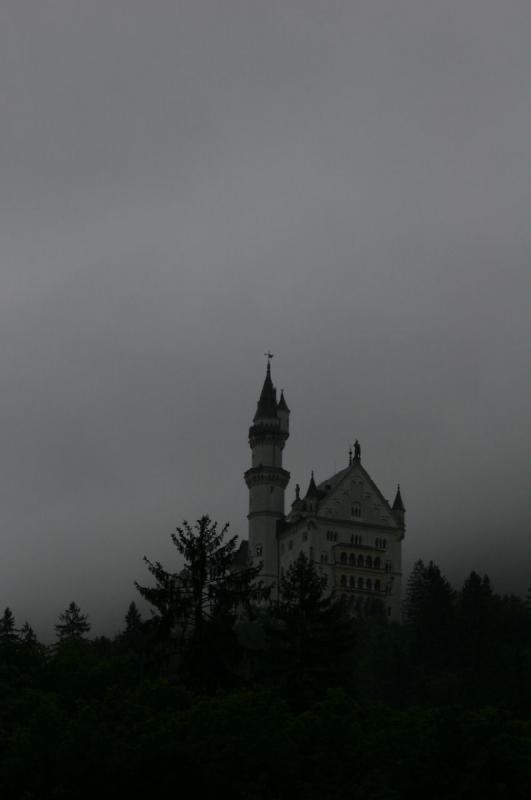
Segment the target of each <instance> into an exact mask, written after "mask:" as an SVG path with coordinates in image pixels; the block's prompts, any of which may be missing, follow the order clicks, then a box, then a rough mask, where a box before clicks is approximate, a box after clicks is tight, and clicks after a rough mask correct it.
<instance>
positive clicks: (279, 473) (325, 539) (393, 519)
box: [245, 362, 405, 621]
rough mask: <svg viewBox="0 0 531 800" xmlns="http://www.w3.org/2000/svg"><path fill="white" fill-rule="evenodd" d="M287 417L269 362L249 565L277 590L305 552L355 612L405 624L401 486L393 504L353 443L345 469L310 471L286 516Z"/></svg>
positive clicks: (251, 479) (255, 459) (256, 441)
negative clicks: (326, 474) (322, 473)
mask: <svg viewBox="0 0 531 800" xmlns="http://www.w3.org/2000/svg"><path fill="white" fill-rule="evenodd" d="M289 415H290V411H289V408H288V406H287V404H286V401H285V399H284V394H283V393H281V395H280V399H279V400H278V401H277V393H276V389H275V387H274V386H273V382H272V379H271V366H270V362H268V365H267V373H266V377H265V381H264V385H263V388H262V392H261V394H260V399H259V400H258V404H257V409H256V414H255V416H254V419H253V424H252V425H251V427H250V429H249V445H250V447H251V452H252V465H251V467H250V469H248V470H247V472H246V473H245V482H246V484H247V487H248V489H249V515H248V520H249V542H248V558H249V560H250V561H251V563H253V562H254V563H259V562H261V563H262V573H261V577H262V580H263V581H264V584H265V585H268V586H272V587H273V592H276V591H277V588H278V585H279V579H280V577H281V575H282V574H283V573H284V571H285V570H286V568H287V567H288V566H289V565H290V564H291V563H292V562H293V561H294V560H295V559H296V558H297V556H298V555H299V553H305V554H306V556H307V557H308V558H309V559H310V560H311V561H312V562H313V563H314V564H315V566H316V567H317V570H318V571H319V572H320V573H321V574H323V575H324V576H325V577H326V590H327V592H328V593H331V594H333V595H334V596H336V597H343V598H344V599H345V600H346V602H347V603H348V604H349V606H350V608H351V609H352V613H354V614H358V615H366V614H371V613H377V612H380V613H381V612H382V611H383V612H384V613H385V614H386V615H387V617H388V618H389V619H392V620H397V621H398V620H400V590H401V576H402V540H403V538H404V533H405V509H404V505H403V503H402V497H401V495H400V487H398V489H397V492H396V496H395V499H394V502H393V505H392V506H391V505H390V504H389V503H388V501H387V500H386V499H385V497H384V496H383V495H382V493H381V492H380V490H379V489H378V487H377V486H376V484H375V483H374V482H373V480H372V479H371V477H370V476H369V474H368V473H367V471H366V470H365V469H364V467H363V466H362V463H361V448H360V446H359V444H358V442H356V444H355V446H354V453H352V452H351V453H350V455H349V463H348V465H347V466H346V467H345V468H344V469H342V470H340V471H339V472H337V473H336V474H335V475H332V476H331V477H330V478H328V479H327V480H325V481H322V482H320V483H316V482H315V480H314V476H313V473H312V476H311V479H310V482H309V486H308V489H307V491H306V494H305V495H304V497H302V496H301V494H300V490H299V486H298V485H297V487H296V490H295V500H294V501H293V503H292V504H291V510H290V511H289V512H288V513H287V514H286V512H285V504H284V496H285V491H286V487H287V485H288V483H289V479H290V474H289V472H287V471H286V470H285V469H284V468H283V466H282V453H283V450H284V445H285V444H286V441H287V439H288V437H289Z"/></svg>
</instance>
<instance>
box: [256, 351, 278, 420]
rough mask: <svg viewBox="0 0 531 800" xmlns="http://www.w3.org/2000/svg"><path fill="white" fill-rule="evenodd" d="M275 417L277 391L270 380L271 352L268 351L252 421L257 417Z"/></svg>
mask: <svg viewBox="0 0 531 800" xmlns="http://www.w3.org/2000/svg"><path fill="white" fill-rule="evenodd" d="M264 418H265V419H276V418H277V392H276V389H275V387H274V386H273V381H272V380H271V354H270V353H268V358H267V370H266V376H265V380H264V385H263V386H262V391H261V393H260V399H259V400H258V405H257V408H256V414H255V415H254V422H256V420H257V419H264Z"/></svg>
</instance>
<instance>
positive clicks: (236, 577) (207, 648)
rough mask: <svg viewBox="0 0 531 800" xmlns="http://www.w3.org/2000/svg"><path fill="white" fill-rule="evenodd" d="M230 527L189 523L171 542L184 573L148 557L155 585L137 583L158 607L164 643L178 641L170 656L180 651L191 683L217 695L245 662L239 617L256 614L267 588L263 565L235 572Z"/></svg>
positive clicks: (181, 666) (182, 672)
mask: <svg viewBox="0 0 531 800" xmlns="http://www.w3.org/2000/svg"><path fill="white" fill-rule="evenodd" d="M227 532H228V525H225V526H224V527H223V528H222V529H221V530H218V526H217V523H216V522H212V521H211V519H210V517H208V516H203V517H201V519H199V520H197V522H196V524H195V525H194V527H192V526H191V525H190V524H189V523H188V522H186V521H184V522H183V525H182V527H178V528H177V533H176V534H173V535H172V541H173V544H174V545H175V547H176V548H177V551H178V552H179V554H180V555H181V556H182V557H183V559H184V567H183V568H182V569H181V570H180V572H168V571H166V570H165V569H164V567H163V566H162V564H161V563H160V562H159V561H156V562H152V561H150V560H149V559H147V558H145V559H144V561H145V562H146V564H147V566H148V569H149V571H150V573H151V574H152V575H153V577H154V578H155V586H141V585H140V584H138V583H136V584H135V585H136V588H137V589H138V591H139V592H140V594H141V595H142V596H143V597H144V598H145V599H146V600H148V602H149V603H151V604H152V605H153V606H154V607H155V609H156V612H157V613H156V615H155V620H156V630H157V632H158V635H159V640H161V639H162V640H163V641H166V642H173V645H174V646H173V647H170V648H169V649H168V650H167V651H166V655H167V657H168V656H169V655H171V654H175V653H177V656H178V658H177V671H178V674H179V675H180V677H181V678H182V679H183V680H185V682H186V683H187V684H188V685H191V686H194V687H195V688H198V689H202V690H204V691H214V690H215V689H216V688H218V687H219V686H220V685H225V684H227V683H230V682H231V681H232V680H233V679H234V677H235V671H236V668H237V662H238V661H239V660H240V658H241V652H240V649H239V644H238V639H237V636H236V633H235V630H234V626H235V623H236V619H237V615H240V616H241V615H242V614H243V613H244V612H245V613H247V614H249V615H250V614H251V613H252V607H251V604H252V601H253V599H256V598H258V596H259V595H260V593H261V591H262V588H261V586H260V584H258V583H257V582H256V579H257V576H258V573H259V571H260V567H259V566H258V567H242V568H241V569H234V556H235V553H236V546H237V537H236V536H232V537H230V538H227Z"/></svg>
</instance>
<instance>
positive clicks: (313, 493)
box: [306, 469, 319, 497]
mask: <svg viewBox="0 0 531 800" xmlns="http://www.w3.org/2000/svg"><path fill="white" fill-rule="evenodd" d="M306 497H319V489H318V488H317V486H316V484H315V478H314V477H313V469H312V477H311V478H310V485H309V486H308V491H307V492H306Z"/></svg>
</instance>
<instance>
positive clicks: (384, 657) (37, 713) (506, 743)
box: [0, 517, 531, 800]
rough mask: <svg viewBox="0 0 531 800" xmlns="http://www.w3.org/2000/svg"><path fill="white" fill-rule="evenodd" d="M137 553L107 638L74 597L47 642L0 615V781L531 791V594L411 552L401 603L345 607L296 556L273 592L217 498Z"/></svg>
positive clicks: (425, 793)
mask: <svg viewBox="0 0 531 800" xmlns="http://www.w3.org/2000/svg"><path fill="white" fill-rule="evenodd" d="M173 542H174V544H175V547H176V549H177V551H178V553H179V555H180V556H181V559H182V560H183V561H184V566H183V567H182V568H181V569H180V570H178V571H173V572H171V571H167V570H166V569H165V568H164V567H163V565H162V564H160V563H159V562H157V561H149V560H146V564H147V568H148V572H149V575H150V583H149V584H146V585H138V586H137V589H138V590H139V592H140V594H141V595H142V597H143V598H144V599H145V600H147V601H148V603H149V604H150V606H151V608H152V612H151V613H150V614H149V615H148V616H147V617H146V618H143V617H142V615H141V613H140V612H139V609H138V607H137V606H136V604H135V602H134V601H133V602H131V604H130V605H129V608H128V609H127V612H126V615H125V619H124V628H123V631H122V632H121V633H120V634H118V635H117V636H115V637H114V638H113V639H109V638H107V637H97V638H92V639H91V638H89V633H90V624H89V620H88V617H87V615H86V614H84V613H82V611H81V609H80V608H79V607H78V606H77V605H76V604H75V603H74V602H72V603H71V604H70V605H69V606H68V608H67V609H66V610H65V611H64V612H63V613H62V614H61V615H60V617H59V620H58V623H57V625H56V635H57V641H56V643H55V644H54V645H53V646H51V647H46V646H44V645H42V644H41V643H40V642H39V641H38V639H37V637H36V635H35V633H34V631H33V630H32V628H31V626H30V625H29V624H28V623H24V625H22V626H21V627H20V628H18V627H17V625H16V620H15V616H14V614H13V612H12V611H11V610H10V609H9V608H7V609H5V611H4V613H3V615H2V616H1V617H0V796H1V797H2V798H5V799H6V800H10V798H13V800H15V799H16V800H18V798H20V800H23V799H25V800H30V798H38V800H62V799H63V798H65V800H66V798H68V799H70V798H72V797H76V798H77V797H79V798H85V797H87V798H88V797H91V798H93V797H94V796H95V795H98V796H99V797H113V798H120V797H129V798H137V797H138V798H140V797H153V798H158V797H166V796H169V795H170V793H171V794H172V795H175V796H178V795H179V793H182V792H184V791H187V787H193V790H194V794H195V795H196V796H199V797H205V798H209V797H214V796H216V797H219V796H220V795H221V796H223V795H225V794H228V793H230V794H231V796H232V797H234V798H242V799H243V798H246V799H248V800H262V798H264V800H265V799H266V798H267V800H270V798H278V799H280V798H288V797H289V798H293V797H296V798H297V797H304V798H309V800H313V798H319V800H323V798H330V799H331V800H335V798H348V797H354V796H363V797H364V798H369V800H371V799H374V800H397V799H398V798H408V800H409V798H417V797H418V798H420V797H422V798H423V800H424V799H425V798H426V797H430V798H435V800H438V799H439V798H440V800H446V799H448V800H450V798H452V800H453V798H464V797H470V796H472V797H475V796H481V797H482V798H491V797H492V798H509V797H510V798H511V800H520V799H521V800H524V798H525V800H528V798H529V797H530V796H531V599H530V598H529V597H528V598H527V599H525V600H524V599H519V598H517V597H515V596H500V595H498V594H496V593H495V592H494V590H493V588H492V587H491V585H490V581H489V579H488V577H487V576H483V577H481V576H479V575H477V574H476V573H475V572H472V573H471V574H470V576H469V577H468V578H467V580H466V581H465V582H464V584H463V586H462V587H461V588H460V589H459V590H455V589H453V588H452V587H451V586H450V584H449V583H448V581H447V580H446V579H445V577H444V576H443V575H442V574H441V572H440V570H439V568H438V567H437V566H436V565H435V564H433V563H432V562H430V563H428V564H424V563H423V562H422V561H418V562H417V563H416V564H415V567H414V569H413V571H412V574H411V576H410V578H409V581H408V584H407V588H406V593H405V598H404V621H403V624H401V625H399V624H396V623H388V622H387V621H386V618H385V617H384V616H383V615H379V614H377V613H376V614H375V615H373V616H368V617H365V618H359V619H354V618H352V617H351V616H350V615H349V614H348V613H347V609H346V607H345V606H344V605H343V604H342V603H341V602H336V601H334V600H333V599H331V598H330V597H329V596H328V595H327V593H326V587H325V586H324V585H323V583H322V580H321V578H320V576H319V574H318V573H317V572H316V570H315V569H314V567H313V565H312V564H311V563H310V562H309V561H308V560H307V559H306V558H305V557H304V556H300V557H299V558H298V559H297V560H296V561H295V562H294V563H293V564H292V566H291V567H290V568H289V569H288V570H286V573H285V575H284V577H283V579H282V582H281V587H280V589H281V591H280V599H279V601H278V602H275V603H273V602H268V601H267V593H265V592H264V588H263V587H262V586H261V585H260V583H259V582H258V580H257V574H258V573H257V570H256V569H254V568H247V567H245V566H242V565H240V566H239V567H238V568H236V567H237V562H238V550H237V541H236V538H235V537H232V538H231V537H229V536H228V532H227V529H226V528H223V529H221V530H218V528H217V526H216V525H215V524H214V523H212V522H211V521H210V519H209V518H208V517H203V518H202V519H201V520H199V521H198V523H197V525H195V526H190V525H188V524H187V523H184V524H183V525H182V527H180V528H178V529H177V532H176V534H175V535H174V537H173Z"/></svg>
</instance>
